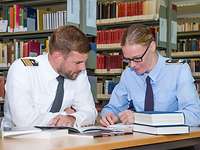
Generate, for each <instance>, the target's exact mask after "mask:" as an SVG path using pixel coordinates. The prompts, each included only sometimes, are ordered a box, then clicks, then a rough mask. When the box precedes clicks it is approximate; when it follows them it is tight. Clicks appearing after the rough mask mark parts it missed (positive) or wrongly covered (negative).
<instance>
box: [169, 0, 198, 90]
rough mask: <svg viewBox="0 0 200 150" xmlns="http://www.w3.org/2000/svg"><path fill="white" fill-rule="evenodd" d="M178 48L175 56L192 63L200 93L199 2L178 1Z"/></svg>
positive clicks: (174, 52) (191, 66)
mask: <svg viewBox="0 0 200 150" xmlns="http://www.w3.org/2000/svg"><path fill="white" fill-rule="evenodd" d="M177 6H178V14H177V22H178V26H177V31H178V33H177V49H176V50H174V51H173V52H172V54H171V56H172V57H173V58H178V59H180V58H181V59H186V60H187V62H188V63H189V65H190V68H191V71H192V74H193V77H194V78H195V85H196V88H197V91H198V93H199V94H200V58H199V57H200V38H199V37H200V11H199V9H198V8H199V6H200V2H199V3H196V2H195V3H194V4H193V3H192V1H191V3H181V2H179V3H177Z"/></svg>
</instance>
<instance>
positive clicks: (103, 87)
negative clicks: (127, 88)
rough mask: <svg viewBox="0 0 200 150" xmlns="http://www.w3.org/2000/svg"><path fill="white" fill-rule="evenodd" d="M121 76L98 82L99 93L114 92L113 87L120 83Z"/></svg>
mask: <svg viewBox="0 0 200 150" xmlns="http://www.w3.org/2000/svg"><path fill="white" fill-rule="evenodd" d="M118 82H119V78H117V77H115V78H113V79H112V80H105V81H104V82H97V95H101V94H105V95H109V94H112V91H113V89H114V88H115V86H116V85H117V84H118Z"/></svg>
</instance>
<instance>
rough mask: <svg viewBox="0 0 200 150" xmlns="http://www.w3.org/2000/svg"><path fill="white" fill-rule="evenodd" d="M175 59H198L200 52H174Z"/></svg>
mask: <svg viewBox="0 0 200 150" xmlns="http://www.w3.org/2000/svg"><path fill="white" fill-rule="evenodd" d="M171 56H172V57H173V58H197V57H200V51H186V52H172V54H171Z"/></svg>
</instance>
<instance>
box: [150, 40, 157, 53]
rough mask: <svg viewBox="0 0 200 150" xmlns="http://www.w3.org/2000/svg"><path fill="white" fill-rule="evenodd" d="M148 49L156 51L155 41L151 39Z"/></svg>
mask: <svg viewBox="0 0 200 150" xmlns="http://www.w3.org/2000/svg"><path fill="white" fill-rule="evenodd" d="M150 49H151V51H152V52H155V51H156V42H155V41H152V42H151V44H150Z"/></svg>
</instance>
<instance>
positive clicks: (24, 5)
mask: <svg viewBox="0 0 200 150" xmlns="http://www.w3.org/2000/svg"><path fill="white" fill-rule="evenodd" d="M92 6H93V7H94V8H96V0H94V1H87V0H29V1H28V0H23V1H19V0H12V1H8V0H2V1H0V72H3V74H6V73H4V72H7V71H8V69H9V66H10V65H11V64H12V62H13V61H14V60H15V59H18V58H20V57H27V56H33V57H34V56H38V55H40V54H43V53H47V52H48V43H49V38H50V35H51V34H52V33H53V31H54V30H55V29H57V28H58V27H59V26H63V25H75V26H77V27H79V28H80V29H81V30H82V31H83V32H84V33H85V34H87V35H88V38H89V40H91V39H92V37H94V36H95V35H96V17H94V16H96V13H92V12H91V11H87V10H86V9H91V8H90V7H92ZM94 8H92V9H94ZM72 10H77V11H72ZM80 12H81V13H80ZM95 12H96V11H95ZM91 13H92V14H91ZM88 16H89V17H88ZM91 47H92V46H91ZM93 53H94V50H93V51H92V54H90V55H89V59H88V64H91V63H93V62H90V61H93V60H94V59H93V58H91V57H95V58H96V55H95V54H93ZM93 64H94V63H93ZM88 67H91V68H89V69H93V68H92V67H93V66H92V65H88ZM1 78H2V80H1ZM5 78H6V75H5V76H0V85H1V87H2V85H4V84H1V83H5V81H6V80H5ZM1 87H0V97H3V96H4V88H1ZM3 87H4V86H3ZM2 104H3V102H2V103H1V106H2ZM2 110H3V108H2V107H1V111H2Z"/></svg>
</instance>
